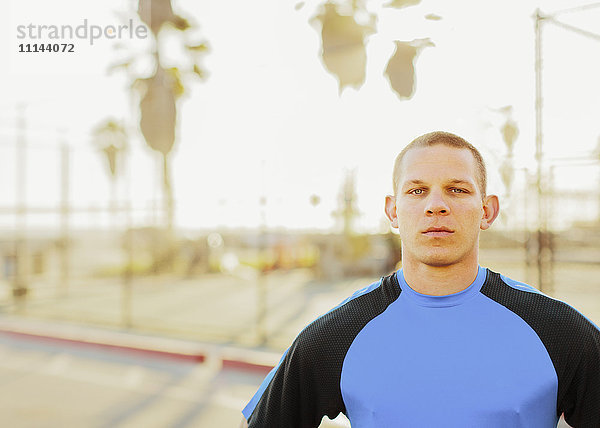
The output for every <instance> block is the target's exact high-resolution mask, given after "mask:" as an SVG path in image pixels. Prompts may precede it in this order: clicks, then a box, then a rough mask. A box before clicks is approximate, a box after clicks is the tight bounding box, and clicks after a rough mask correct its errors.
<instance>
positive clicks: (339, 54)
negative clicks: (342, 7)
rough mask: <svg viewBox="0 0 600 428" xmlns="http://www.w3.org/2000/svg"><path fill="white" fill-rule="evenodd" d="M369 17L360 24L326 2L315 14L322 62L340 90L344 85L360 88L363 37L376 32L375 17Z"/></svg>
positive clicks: (363, 66)
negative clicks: (318, 12)
mask: <svg viewBox="0 0 600 428" xmlns="http://www.w3.org/2000/svg"><path fill="white" fill-rule="evenodd" d="M370 18H371V22H370V23H367V24H364V25H362V24H359V23H357V22H356V20H355V18H354V16H351V15H342V14H340V13H339V10H338V6H337V5H336V4H334V3H326V4H325V5H324V6H323V10H322V12H321V14H320V15H318V16H316V17H315V19H316V20H318V21H320V22H321V26H322V28H321V38H322V48H323V52H322V58H323V64H324V65H325V68H327V70H328V71H329V72H330V73H332V74H333V75H335V76H336V77H337V79H338V81H339V90H340V92H341V91H342V90H343V89H344V87H346V86H352V87H354V88H359V87H360V86H362V84H363V83H364V81H365V68H366V63H367V53H366V49H365V38H366V37H367V36H368V35H370V34H372V33H374V32H375V17H374V16H373V15H371V16H370Z"/></svg>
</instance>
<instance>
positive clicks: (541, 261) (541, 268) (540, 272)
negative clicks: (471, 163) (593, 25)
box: [534, 2, 600, 290]
mask: <svg viewBox="0 0 600 428" xmlns="http://www.w3.org/2000/svg"><path fill="white" fill-rule="evenodd" d="M597 7H600V2H597V3H591V4H588V5H583V6H578V7H574V8H569V9H563V10H559V11H556V12H554V13H551V14H544V13H542V12H541V11H540V10H539V9H536V11H535V15H534V19H535V159H536V164H537V168H536V188H537V208H538V227H537V254H536V256H537V257H536V259H537V277H538V284H537V285H538V287H539V289H540V290H544V289H545V288H546V285H548V284H549V282H548V276H549V275H550V274H551V272H552V271H551V269H552V266H549V265H547V263H546V262H547V261H550V262H551V261H552V257H551V254H549V252H550V251H552V249H551V246H549V245H548V239H547V238H548V231H547V221H546V212H545V211H546V210H545V209H544V197H545V189H544V183H543V180H542V172H543V169H542V167H543V150H542V147H543V144H542V143H543V131H542V129H543V128H542V108H543V94H542V25H543V24H545V23H552V24H554V25H556V26H558V27H561V28H564V29H566V30H569V31H572V32H574V33H577V34H579V35H582V36H584V37H587V38H590V39H593V40H598V41H600V35H599V34H595V33H592V32H590V31H587V30H584V29H581V28H578V27H575V26H573V25H571V24H566V23H564V22H561V21H558V20H557V19H556V17H557V16H558V15H562V14H565V13H571V12H580V11H583V10H588V9H593V8H597Z"/></svg>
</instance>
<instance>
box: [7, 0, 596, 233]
mask: <svg viewBox="0 0 600 428" xmlns="http://www.w3.org/2000/svg"><path fill="white" fill-rule="evenodd" d="M173 3H174V7H175V9H176V12H178V13H180V14H181V15H183V16H185V17H188V18H190V19H191V20H192V21H193V22H195V23H196V24H198V25H199V26H200V28H199V31H198V33H197V35H198V36H199V39H205V40H206V41H207V42H208V43H209V45H210V47H211V51H210V53H209V54H208V55H207V56H206V58H205V60H204V68H205V69H206V70H207V71H208V74H209V78H208V79H207V80H206V81H204V82H197V81H193V80H190V81H189V82H188V86H189V89H188V94H187V96H186V97H185V99H184V100H183V101H182V102H181V103H180V104H179V114H180V116H179V117H180V122H179V124H178V141H177V143H176V147H175V149H174V151H173V153H172V165H173V181H174V185H175V192H176V198H177V204H178V205H177V212H176V223H177V225H178V226H180V227H184V228H211V227H216V226H232V227H255V226H257V225H259V224H260V223H261V208H260V205H259V199H260V196H261V195H263V194H264V195H266V198H267V199H266V200H267V202H266V205H265V221H266V224H267V226H268V227H287V228H314V227H317V228H320V229H327V228H330V227H332V226H333V225H334V219H333V217H332V216H331V212H332V211H333V210H334V209H336V207H337V204H338V194H339V192H340V188H341V184H342V181H343V178H344V175H345V173H346V171H352V170H354V171H355V173H356V185H357V195H358V201H357V203H358V209H359V210H360V213H361V215H360V217H359V218H358V220H357V227H358V228H359V229H360V230H369V231H376V230H380V228H381V224H382V218H383V199H384V196H385V195H386V194H387V193H388V192H390V191H391V170H392V164H393V160H394V157H395V156H396V154H397V153H398V152H399V151H400V150H401V149H402V147H403V146H404V145H405V144H406V143H408V142H409V141H410V140H412V139H413V138H414V137H416V136H418V135H420V134H422V133H425V132H429V131H432V130H448V131H451V132H455V133H458V134H459V135H461V136H463V137H465V138H466V139H468V140H469V141H471V142H473V143H474V144H475V145H476V146H478V147H479V148H480V149H481V151H482V152H483V154H484V157H485V158H486V160H487V162H488V168H489V170H490V175H491V187H490V189H489V191H490V192H494V193H498V194H500V195H501V196H507V195H505V193H506V191H505V189H504V186H503V185H502V183H501V180H500V178H499V174H498V172H497V170H498V168H499V166H500V163H501V161H502V160H503V157H504V155H505V153H506V150H505V147H504V144H503V142H502V139H501V135H500V132H499V126H500V125H501V124H502V123H503V120H504V116H502V114H500V113H499V112H497V111H496V110H495V109H498V108H501V107H504V106H507V105H512V106H513V119H514V120H515V121H516V122H517V124H518V126H519V130H520V134H519V137H518V139H517V141H516V144H515V155H516V159H515V163H516V165H517V167H519V168H528V169H529V170H530V171H531V172H534V171H535V163H534V156H533V154H534V149H535V112H534V30H533V27H534V25H533V18H532V16H533V13H534V11H535V9H536V7H539V8H540V9H541V10H542V11H544V12H553V11H556V10H560V9H564V8H570V7H573V6H577V5H582V4H589V3H592V2H577V3H574V2H572V1H566V0H564V1H550V0H539V1H537V2H536V1H532V0H526V1H516V0H514V1H506V2H481V1H476V0H456V1H452V2H449V1H443V0H423V2H422V3H421V4H420V5H418V6H415V7H410V8H407V9H403V10H396V9H390V8H383V7H382V5H383V4H384V3H387V2H382V1H369V2H367V3H368V4H369V8H370V10H371V11H372V12H374V13H376V14H377V15H378V24H377V27H378V32H377V33H376V34H375V35H372V36H371V37H370V38H369V39H368V44H367V56H368V60H367V78H366V82H365V84H364V85H363V86H362V88H360V90H358V91H357V90H354V89H346V90H345V91H344V92H343V93H342V94H341V95H339V94H338V86H337V81H336V79H335V78H334V76H332V75H330V74H329V73H328V72H327V71H326V70H325V69H324V67H323V65H322V62H321V60H320V56H319V53H320V38H319V31H318V30H319V29H318V28H315V26H313V25H311V24H310V23H309V20H310V18H311V17H313V16H315V15H316V14H317V13H318V10H319V5H320V4H321V2H317V1H307V2H305V4H304V5H303V7H301V8H299V9H298V10H296V8H295V5H296V3H297V2H295V1H286V0H261V1H247V0H234V1H232V0H230V1H223V0H211V1H202V2H198V1H192V0H179V1H177V0H174V1H173ZM8 4H9V10H8V13H3V14H2V16H1V17H0V31H1V33H0V55H1V57H2V58H4V60H3V61H2V63H3V66H2V69H1V71H0V72H1V74H2V75H1V79H0V94H2V96H1V97H0V186H1V189H2V190H1V192H0V207H6V206H13V205H14V204H15V201H16V192H17V190H16V178H15V177H16V174H17V173H16V171H15V147H14V146H15V141H16V135H17V131H16V122H17V113H16V112H17V106H18V105H20V104H23V105H25V110H24V111H25V119H26V127H27V131H26V140H27V142H28V143H29V145H30V146H29V147H30V150H28V152H27V153H28V155H27V156H28V167H27V171H26V176H27V180H26V183H27V188H26V192H25V194H26V198H27V200H28V202H29V203H30V204H31V205H35V206H56V205H57V203H58V201H59V199H60V172H59V170H60V163H59V159H60V155H59V152H58V149H57V147H58V143H59V142H60V141H61V138H62V139H63V140H64V141H66V142H67V143H68V144H69V145H70V146H71V147H72V148H73V157H72V165H71V171H72V175H71V180H70V192H71V201H72V203H73V204H74V205H76V206H87V205H90V204H96V205H99V204H104V205H106V203H107V201H108V197H109V196H108V195H109V184H108V178H107V175H106V173H105V171H106V168H105V165H104V163H103V162H104V159H102V158H101V157H100V155H99V154H98V153H96V152H94V151H93V149H92V143H91V136H90V132H91V130H92V129H93V128H94V127H95V126H96V125H97V124H99V123H100V122H101V121H103V120H105V119H107V118H109V117H113V118H116V119H121V120H124V121H126V123H127V124H128V127H129V128H130V129H131V130H133V131H135V130H136V129H137V128H136V126H137V125H136V123H137V116H136V115H137V110H136V105H135V102H134V101H132V98H131V96H130V94H129V91H128V90H127V88H128V80H127V77H126V75H125V73H123V72H116V73H112V74H107V69H108V67H109V66H110V65H111V64H114V63H116V62H118V60H119V59H120V58H123V57H124V56H126V55H128V54H132V53H134V52H143V51H144V50H145V49H147V48H148V46H149V41H150V39H146V40H129V39H123V40H121V44H122V45H123V47H124V48H123V49H121V50H117V49H114V45H115V41H114V40H107V39H105V38H104V39H100V40H96V41H95V42H94V44H93V45H90V44H89V42H88V41H86V40H76V41H75V42H74V43H75V45H76V46H75V49H76V52H75V53H36V54H34V53H19V52H17V49H18V45H19V43H34V42H35V40H20V39H17V34H18V33H17V26H19V25H28V24H30V23H33V24H35V25H59V26H60V25H67V24H69V25H73V26H77V25H81V24H82V23H83V20H84V19H87V20H88V25H93V24H95V25H101V26H106V25H111V24H113V25H114V24H119V23H121V22H127V21H128V20H129V19H130V18H131V19H134V25H137V24H139V21H137V20H136V18H137V16H136V15H135V6H136V2H133V1H116V0H110V1H108V0H105V1H102V2H100V1H90V0H54V1H52V2H49V1H47V0H18V1H17V0H10V1H9V2H8ZM5 7H6V6H5ZM428 13H435V14H437V15H439V16H441V17H442V18H443V19H442V20H440V21H431V20H426V19H425V18H424V16H425V15H427V14H428ZM559 19H560V20H562V21H564V22H567V23H570V24H572V25H576V26H578V27H581V28H584V29H587V30H588V31H593V32H596V33H600V28H599V27H600V26H598V22H600V8H596V9H590V10H588V11H580V12H573V13H566V14H562V15H560V17H559ZM424 37H429V38H430V39H431V40H432V41H433V42H434V43H435V45H436V46H435V47H430V48H426V49H424V50H423V51H422V52H421V54H420V56H419V57H418V59H417V60H416V62H415V65H416V70H417V83H416V93H415V95H414V97H413V99H411V100H408V101H400V100H399V99H398V98H397V97H396V95H395V94H394V93H393V92H392V91H391V90H390V88H389V83H388V82H387V80H386V79H385V78H384V77H383V70H384V69H385V65H386V63H387V60H388V58H389V57H390V55H391V54H392V53H393V49H394V40H402V41H409V40H412V39H415V38H424ZM167 43H169V42H167ZM171 43H172V44H169V46H173V47H172V48H169V52H172V54H171V55H169V57H168V58H166V60H167V62H168V63H167V64H165V65H167V66H171V65H177V64H179V63H181V61H182V57H181V56H180V55H178V51H177V48H176V46H177V45H176V44H175V42H171ZM543 47H544V66H545V68H544V75H543V77H544V80H543V85H544V97H545V112H544V134H545V139H544V144H545V146H544V147H545V155H546V156H547V158H548V159H554V158H563V157H584V158H587V159H589V158H590V154H591V151H592V150H593V149H594V148H595V147H596V144H597V141H598V140H597V139H598V136H599V135H600V120H599V119H600V96H599V95H600V82H599V80H598V78H597V76H599V75H600V60H599V58H600V55H599V54H600V41H598V40H590V39H588V38H585V37H583V36H581V35H579V34H575V33H572V32H569V31H567V30H565V29H563V28H559V27H557V26H555V25H552V24H547V25H546V26H545V27H544V37H543ZM7 60H8V61H7ZM135 71H136V72H137V73H139V76H140V77H144V76H147V75H148V72H149V71H150V70H149V69H148V63H145V62H144V61H140V62H139V63H138V64H137V66H136V70H135ZM138 134H139V133H138ZM130 144H131V147H132V149H133V161H132V165H131V168H130V178H131V183H132V184H131V188H130V189H131V190H130V194H131V199H132V200H133V201H134V203H135V204H136V205H137V206H139V207H142V208H147V207H148V202H147V201H149V200H151V199H156V198H159V197H160V195H161V193H160V177H159V176H158V175H157V173H156V165H157V163H158V157H157V155H156V153H155V152H152V151H151V150H150V149H148V148H147V147H146V145H145V143H144V142H143V140H142V139H141V137H140V136H139V135H137V134H136V135H134V136H133V137H132V139H131V141H130ZM564 164H565V163H564V162H561V163H560V165H563V166H558V167H556V168H555V174H556V175H555V185H556V187H557V188H559V189H562V190H563V191H565V192H568V191H570V190H585V189H589V190H590V191H594V192H597V190H595V189H596V188H597V185H598V182H599V172H598V167H597V166H578V167H574V166H570V167H567V166H564ZM517 175H518V177H517V178H516V179H515V186H516V187H517V189H516V190H513V193H516V194H517V196H514V195H513V197H512V199H510V198H509V199H506V198H505V201H506V203H505V204H504V208H505V213H506V214H508V216H509V217H511V216H512V220H510V219H509V220H506V221H509V222H510V221H512V222H513V224H514V223H515V222H519V221H522V219H523V218H525V216H526V215H527V214H526V213H524V212H523V211H522V210H521V208H522V206H523V205H524V203H523V202H522V198H523V197H526V198H528V199H532V198H534V195H533V194H530V195H527V194H526V192H524V191H523V190H522V189H520V188H519V186H521V184H522V182H523V176H524V172H523V170H520V171H518V172H517ZM122 181H123V182H121V183H120V184H119V197H120V199H123V198H125V197H126V196H127V191H126V186H125V184H124V180H122ZM312 194H316V195H319V197H320V198H321V202H320V203H319V204H318V205H317V206H316V207H313V206H312V205H310V203H309V198H310V195H312ZM589 199H590V200H589V201H588V203H587V205H585V206H586V207H587V209H586V210H583V211H585V212H584V213H582V212H581V211H582V210H581V209H577V210H576V208H575V207H570V208H569V206H565V207H564V208H562V209H561V211H560V212H561V215H562V217H560V216H559V217H556V218H555V219H554V220H553V221H555V222H556V223H557V224H562V220H561V219H564V218H567V217H569V218H574V217H577V216H578V217H577V218H593V217H595V216H596V215H597V205H596V202H597V200H598V197H597V196H590V198H589ZM519 207H520V208H519ZM569 209H570V210H571V211H569ZM534 214H535V213H531V214H529V215H530V216H532V215H534ZM586 216H587V217H586ZM137 218H138V220H139V221H150V220H151V218H152V217H151V215H149V214H148V215H146V214H143V213H142V214H140V215H138V217H137ZM28 221H29V222H30V223H31V224H44V223H52V224H54V223H55V222H56V216H41V215H38V216H31V218H30V220H28ZM80 221H81V222H82V224H90V223H92V222H94V221H98V222H100V223H102V222H105V221H106V219H104V218H103V217H102V216H96V217H93V216H91V217H90V216H89V215H88V216H87V217H86V216H84V217H82V219H81V220H80ZM0 224H2V225H8V226H10V225H11V224H14V218H13V217H12V216H10V215H7V214H0Z"/></svg>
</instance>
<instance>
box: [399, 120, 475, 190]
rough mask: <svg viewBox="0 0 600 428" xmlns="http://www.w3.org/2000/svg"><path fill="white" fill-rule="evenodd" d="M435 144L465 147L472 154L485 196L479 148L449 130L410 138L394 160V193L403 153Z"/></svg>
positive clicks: (458, 147)
mask: <svg viewBox="0 0 600 428" xmlns="http://www.w3.org/2000/svg"><path fill="white" fill-rule="evenodd" d="M437 145H444V146H448V147H454V148H457V149H467V150H469V151H470V152H471V154H472V155H473V158H474V159H475V166H476V168H477V177H476V178H477V184H478V185H479V190H480V191H481V197H482V198H485V195H486V189H487V171H486V168H485V162H484V161H483V157H482V156H481V153H479V150H477V149H476V148H475V146H473V144H471V143H469V142H468V141H467V140H465V139H464V138H462V137H459V136H458V135H455V134H452V133H450V132H444V131H435V132H429V133H427V134H424V135H421V136H420V137H417V138H415V139H414V140H412V141H411V142H410V143H409V144H408V145H407V146H406V147H404V149H402V151H401V152H400V154H398V156H396V161H395V162H394V175H393V187H394V195H395V196H396V195H397V194H398V181H399V180H400V169H401V164H402V159H404V155H405V154H406V152H408V151H409V150H410V149H417V148H423V147H432V146H437Z"/></svg>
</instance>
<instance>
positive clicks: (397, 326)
mask: <svg viewBox="0 0 600 428" xmlns="http://www.w3.org/2000/svg"><path fill="white" fill-rule="evenodd" d="M340 412H341V413H344V414H345V415H346V416H347V417H348V419H349V420H350V423H351V425H352V426H353V427H355V428H385V427H411V428H415V427H461V428H465V427H486V428H492V427H511V428H517V427H532V428H533V427H535V428H538V427H539V428H550V427H556V425H557V422H558V418H559V416H560V415H561V414H563V413H564V415H565V420H566V421H567V422H568V423H569V424H570V425H571V426H574V427H576V428H582V427H583V428H587V427H590V428H592V427H593V428H598V427H600V330H599V329H598V327H596V326H595V325H594V324H593V323H592V322H591V321H589V320H588V319H587V318H585V317H584V316H583V315H581V314H580V313H579V312H578V311H576V310H575V309H573V308H572V307H571V306H569V305H567V304H565V303H563V302H561V301H559V300H555V299H553V298H550V297H548V296H546V295H544V294H542V293H540V292H539V291H537V290H536V289H534V288H533V287H531V286H529V285H526V284H523V283H520V282H517V281H514V280H511V279H509V278H507V277H505V276H503V275H500V274H498V273H496V272H493V271H490V270H488V269H484V268H481V267H480V268H479V270H478V274H477V277H476V278H475V281H473V283H472V284H471V285H470V286H469V287H467V288H466V289H464V290H463V291H461V292H459V293H455V294H450V295H446V296H430V295H425V294H420V293H418V292H416V291H415V290H413V289H412V288H411V287H410V286H409V285H408V284H407V283H406V281H405V280H404V275H403V273H402V270H400V271H398V272H396V273H394V274H392V275H389V276H387V277H384V278H381V280H380V281H378V282H376V283H373V284H371V285H370V286H368V287H366V288H364V289H362V290H359V291H358V292H356V293H354V294H353V295H352V296H350V297H349V298H348V299H346V300H345V301H344V302H342V303H341V304H340V305H338V306H337V307H335V308H334V309H332V310H331V311H329V312H328V313H326V314H325V315H323V316H321V317H320V318H318V319H317V320H315V321H314V322H313V323H311V324H310V325H308V326H307V327H306V328H305V329H304V330H303V331H302V332H301V333H300V334H299V335H298V337H297V338H296V340H295V341H294V342H293V344H292V345H291V346H290V348H289V349H288V350H287V351H286V352H285V353H284V355H283V357H282V358H281V361H280V362H279V364H278V365H277V366H276V367H275V368H274V369H273V370H272V371H271V372H270V373H269V374H268V375H267V377H266V378H265V380H264V381H263V383H262V384H261V386H260V388H259V390H258V391H257V392H256V394H255V395H254V397H253V398H252V399H251V401H250V402H249V403H248V405H247V406H246V407H245V408H244V410H243V414H244V417H245V418H246V419H247V420H248V424H249V427H269V428H270V427H277V428H287V427H318V426H319V424H320V422H321V419H322V418H323V416H324V415H327V416H328V417H329V418H331V419H333V418H335V417H336V416H337V415H338V414H339V413H340Z"/></svg>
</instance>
